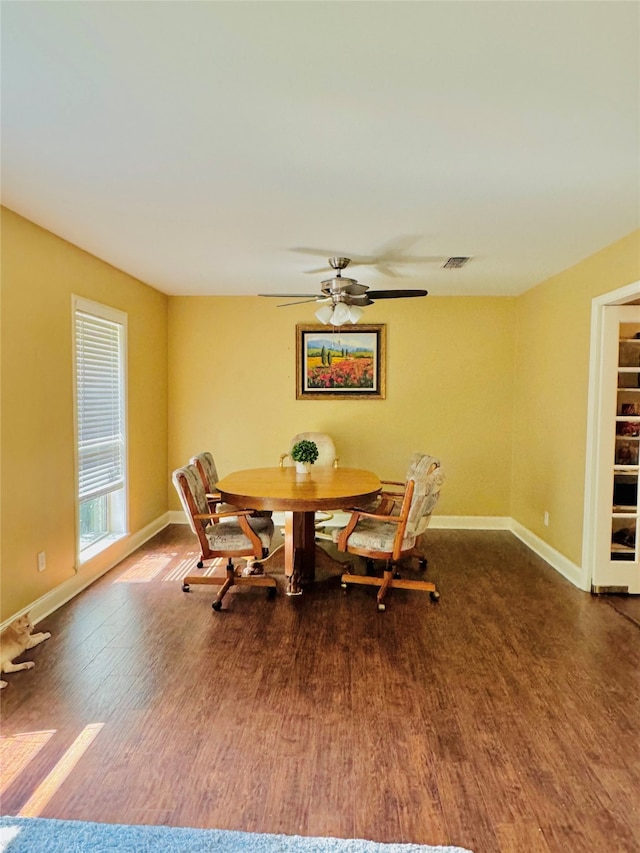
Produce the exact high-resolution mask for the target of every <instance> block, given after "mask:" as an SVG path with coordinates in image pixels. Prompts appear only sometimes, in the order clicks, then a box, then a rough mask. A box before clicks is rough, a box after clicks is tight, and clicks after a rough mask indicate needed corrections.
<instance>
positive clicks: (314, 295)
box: [258, 293, 318, 299]
mask: <svg viewBox="0 0 640 853" xmlns="http://www.w3.org/2000/svg"><path fill="white" fill-rule="evenodd" d="M258 296H277V298H278V299H286V298H287V297H288V296H293V298H294V299H297V298H298V297H300V299H304V297H305V296H306V297H307V298H308V299H316V298H317V296H318V294H317V293H259V294H258Z"/></svg>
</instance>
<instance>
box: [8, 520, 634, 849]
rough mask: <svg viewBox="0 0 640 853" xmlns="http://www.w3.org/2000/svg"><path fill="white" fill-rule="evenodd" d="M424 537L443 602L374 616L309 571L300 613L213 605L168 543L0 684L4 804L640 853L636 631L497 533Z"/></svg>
mask: <svg viewBox="0 0 640 853" xmlns="http://www.w3.org/2000/svg"><path fill="white" fill-rule="evenodd" d="M427 543H428V546H429V561H430V566H429V571H428V577H430V578H431V579H434V580H435V581H436V583H437V584H438V588H439V590H440V592H441V596H442V597H441V600H440V602H439V603H438V604H434V603H433V602H431V601H430V599H429V596H428V595H425V594H421V593H412V592H407V591H403V590H394V591H393V592H392V593H391V596H390V598H389V600H388V603H387V611H386V612H385V613H378V612H377V611H376V607H375V598H374V596H375V592H374V591H373V590H371V589H368V588H365V587H358V588H353V589H350V590H349V592H348V594H345V593H343V592H342V590H341V589H340V585H339V581H338V577H337V575H332V574H331V573H330V572H329V570H328V569H327V567H326V566H325V565H324V563H323V564H322V565H321V567H320V568H321V570H320V571H319V574H318V576H319V580H318V581H316V583H315V584H314V585H313V586H312V587H311V588H310V589H308V590H307V591H306V592H305V594H304V595H303V596H301V597H300V598H293V599H292V598H287V597H285V596H284V595H279V596H278V597H277V598H276V600H275V601H269V600H268V599H267V596H266V593H265V592H264V591H263V590H256V589H246V588H245V589H242V590H239V591H237V592H232V593H231V594H229V595H228V597H227V599H225V605H224V608H223V610H222V612H220V613H214V612H213V611H212V609H211V600H212V597H213V594H212V588H211V587H204V586H200V587H194V588H193V589H192V592H191V593H189V594H185V593H183V592H181V589H180V587H181V582H180V579H181V577H182V575H183V574H186V573H187V571H189V570H191V568H192V566H193V563H194V561H195V557H196V553H195V539H194V537H193V536H192V534H191V532H190V531H189V530H188V528H187V527H181V526H171V527H169V528H167V529H166V530H165V531H163V532H162V533H161V534H159V535H158V536H157V537H155V539H154V540H152V541H151V542H150V543H148V544H147V545H146V546H145V547H143V548H142V549H140V550H139V551H137V552H136V553H135V554H133V555H132V556H131V557H129V558H128V559H127V560H125V561H124V562H123V563H122V564H121V565H120V566H118V567H117V568H116V569H114V570H113V571H111V572H110V573H109V574H108V575H106V576H104V577H103V578H102V579H100V580H99V581H98V582H97V583H95V584H94V585H93V586H91V587H90V588H89V589H87V590H86V591H85V592H84V593H83V594H81V595H80V596H78V597H77V598H76V599H74V600H73V601H71V602H69V603H68V604H67V605H65V606H64V607H62V608H61V609H60V610H59V611H57V612H56V613H55V614H52V615H51V616H50V617H48V618H47V619H45V620H43V621H42V622H41V623H40V624H39V625H38V630H50V631H51V632H52V634H53V637H52V639H50V640H48V641H47V642H46V643H44V644H43V645H41V646H38V647H37V648H35V649H33V650H32V651H31V652H29V653H28V655H29V659H31V660H34V661H35V662H36V667H35V669H33V670H30V671H25V672H17V673H11V674H9V675H8V677H7V680H8V681H9V687H8V688H6V689H5V690H3V691H2V694H1V695H2V718H3V722H2V729H3V736H4V740H3V750H4V759H3V774H4V783H3V784H4V787H5V789H4V793H3V796H2V811H3V813H4V814H18V813H20V812H22V813H25V814H32V815H36V814H39V815H41V816H43V817H59V818H70V819H79V820H98V821H107V822H118V823H151V824H169V825H175V826H194V827H219V828H222V829H242V830H247V831H253V832H283V833H287V834H301V835H336V836H342V837H364V838H370V839H374V840H377V841H404V842H409V841H411V842H418V843H425V844H426V843H429V844H445V843H450V844H458V845H460V846H463V847H467V848H469V849H471V850H473V851H474V853H573V851H575V853H578V851H579V853H603V851H608V853H609V852H610V853H637V851H638V850H639V849H640V823H639V810H638V791H640V759H639V755H638V744H639V738H638V735H639V732H638V726H639V720H640V698H639V697H640V691H639V689H638V688H639V680H640V677H639V673H640V644H639V640H640V629H639V626H638V624H637V623H636V622H634V621H633V620H632V619H629V618H627V617H626V616H625V615H624V614H622V613H620V612H618V611H617V610H616V609H614V608H613V607H612V606H609V603H607V602H606V601H604V600H603V599H602V598H598V597H593V596H591V595H589V594H587V593H583V592H580V591H579V590H576V589H575V588H574V587H572V586H571V585H570V584H569V583H568V582H566V581H565V580H564V579H563V578H561V577H560V576H559V575H558V574H557V573H556V572H554V571H553V570H552V569H551V568H549V567H548V566H547V565H546V564H545V563H544V562H543V561H542V560H541V559H539V558H538V557H536V556H535V555H534V554H532V553H531V552H530V551H529V550H528V549H527V548H526V547H525V546H524V545H523V544H522V543H520V542H519V541H518V540H517V539H516V538H515V537H513V536H512V535H511V534H510V533H507V532H502V531H500V532H484V531H483V532H476V531H446V530H432V531H430V532H429V533H428V538H427ZM274 559H275V558H274ZM278 579H279V584H280V588H281V589H282V587H283V584H282V583H281V582H282V581H283V576H282V575H279V578H278Z"/></svg>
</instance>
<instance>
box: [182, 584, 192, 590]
mask: <svg viewBox="0 0 640 853" xmlns="http://www.w3.org/2000/svg"><path fill="white" fill-rule="evenodd" d="M182 591H183V592H190V591H191V587H190V586H189V584H188V583H183V584H182Z"/></svg>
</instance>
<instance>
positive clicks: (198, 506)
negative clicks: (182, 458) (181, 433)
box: [171, 465, 210, 535]
mask: <svg viewBox="0 0 640 853" xmlns="http://www.w3.org/2000/svg"><path fill="white" fill-rule="evenodd" d="M171 479H172V481H173V485H174V486H175V487H176V491H177V493H178V497H179V498H180V503H181V504H182V508H183V510H184V512H185V515H186V516H187V519H188V521H189V526H190V527H191V530H192V531H193V532H194V533H195V534H196V535H199V532H200V531H198V529H197V528H196V522H194V520H193V517H192V516H193V515H199V514H203V515H206V514H207V513H209V512H210V510H209V502H208V501H207V493H206V492H205V490H204V485H203V483H202V478H201V477H200V474H199V473H198V469H197V468H196V466H195V465H185V466H184V468H178V469H176V470H175V471H174V472H173V475H172V477H171ZM189 500H191V502H192V506H189ZM202 527H203V528H204V527H205V524H204V523H203V524H202Z"/></svg>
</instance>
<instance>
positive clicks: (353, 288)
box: [342, 281, 369, 296]
mask: <svg viewBox="0 0 640 853" xmlns="http://www.w3.org/2000/svg"><path fill="white" fill-rule="evenodd" d="M367 290H369V288H368V287H367V285H366V284H359V282H357V281H354V282H352V284H348V285H347V286H346V287H345V288H343V290H342V292H343V293H347V294H348V295H349V296H362V294H363V293H366V292H367Z"/></svg>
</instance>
